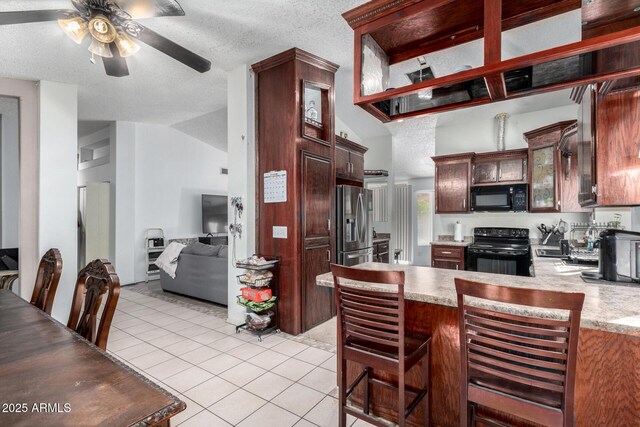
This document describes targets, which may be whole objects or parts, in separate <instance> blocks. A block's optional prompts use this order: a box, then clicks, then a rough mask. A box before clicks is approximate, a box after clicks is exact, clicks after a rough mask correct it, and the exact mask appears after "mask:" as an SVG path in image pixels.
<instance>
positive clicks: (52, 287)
mask: <svg viewBox="0 0 640 427" xmlns="http://www.w3.org/2000/svg"><path fill="white" fill-rule="evenodd" d="M61 275H62V256H61V255H60V251H59V250H58V249H56V248H52V249H49V250H48V251H47V252H46V253H45V254H44V256H43V257H42V259H40V264H39V265H38V271H37V273H36V283H35V285H34V287H33V293H32V294H31V304H33V305H35V306H36V307H38V308H39V309H40V310H42V311H44V312H45V313H47V314H51V309H52V308H53V301H54V299H55V297H56V291H57V290H58V283H59V282H60V276H61Z"/></svg>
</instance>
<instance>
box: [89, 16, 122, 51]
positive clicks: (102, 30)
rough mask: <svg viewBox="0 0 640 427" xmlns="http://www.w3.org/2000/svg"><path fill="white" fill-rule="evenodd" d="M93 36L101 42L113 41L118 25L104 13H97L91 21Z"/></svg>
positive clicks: (90, 30)
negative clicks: (115, 25) (114, 24)
mask: <svg viewBox="0 0 640 427" xmlns="http://www.w3.org/2000/svg"><path fill="white" fill-rule="evenodd" d="M89 32H90V33H91V36H92V37H93V38H94V39H95V40H97V41H99V42H101V43H107V44H108V43H112V42H113V41H114V40H115V39H116V36H117V35H118V34H117V32H116V27H114V26H113V24H112V23H111V21H109V20H108V19H107V18H105V17H104V16H102V15H96V16H94V17H93V18H92V19H91V20H90V21H89Z"/></svg>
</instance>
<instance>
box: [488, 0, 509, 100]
mask: <svg viewBox="0 0 640 427" xmlns="http://www.w3.org/2000/svg"><path fill="white" fill-rule="evenodd" d="M501 60H502V0H484V65H490V64H496V63H498V62H500V61H501ZM484 81H485V83H486V85H487V89H488V90H489V96H491V99H492V100H497V99H504V98H506V97H507V88H506V85H505V82H504V74H502V73H497V74H491V75H488V76H486V77H485V79H484Z"/></svg>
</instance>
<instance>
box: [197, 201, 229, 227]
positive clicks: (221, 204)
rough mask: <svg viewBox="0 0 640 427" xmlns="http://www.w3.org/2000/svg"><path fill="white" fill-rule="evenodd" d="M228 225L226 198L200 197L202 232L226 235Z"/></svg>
mask: <svg viewBox="0 0 640 427" xmlns="http://www.w3.org/2000/svg"><path fill="white" fill-rule="evenodd" d="M228 225H229V221H228V215H227V196H214V195H210V194H203V195H202V232H203V233H204V234H209V233H212V234H216V233H226V232H227V226H228Z"/></svg>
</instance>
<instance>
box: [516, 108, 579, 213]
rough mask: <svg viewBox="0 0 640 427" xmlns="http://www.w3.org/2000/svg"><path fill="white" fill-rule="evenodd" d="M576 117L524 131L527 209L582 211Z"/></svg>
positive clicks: (535, 210)
mask: <svg viewBox="0 0 640 427" xmlns="http://www.w3.org/2000/svg"><path fill="white" fill-rule="evenodd" d="M577 131H578V125H577V121H576V120H569V121H564V122H558V123H554V124H552V125H549V126H545V127H542V128H539V129H535V130H532V131H530V132H526V133H525V134H524V138H525V140H526V141H527V143H528V144H529V211H530V212H583V211H584V209H583V208H582V207H581V206H580V204H579V184H578V181H579V177H578V169H579V167H578V151H579V146H578V138H577Z"/></svg>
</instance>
